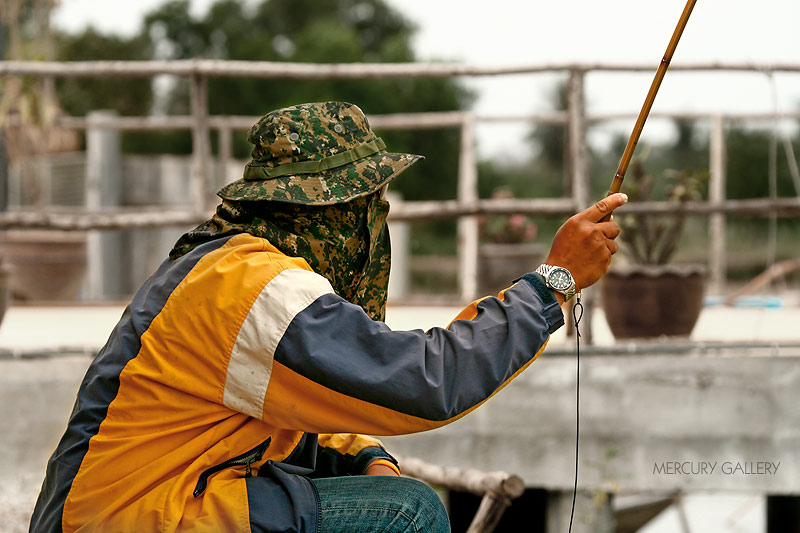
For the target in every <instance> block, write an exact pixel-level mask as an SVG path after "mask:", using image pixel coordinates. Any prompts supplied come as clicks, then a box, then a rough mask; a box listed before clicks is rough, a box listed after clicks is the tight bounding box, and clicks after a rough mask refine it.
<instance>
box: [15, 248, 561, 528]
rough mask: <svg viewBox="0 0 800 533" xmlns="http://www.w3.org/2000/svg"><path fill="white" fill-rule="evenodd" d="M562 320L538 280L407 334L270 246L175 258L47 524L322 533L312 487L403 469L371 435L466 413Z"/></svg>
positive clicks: (93, 370)
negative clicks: (387, 467)
mask: <svg viewBox="0 0 800 533" xmlns="http://www.w3.org/2000/svg"><path fill="white" fill-rule="evenodd" d="M562 323H563V317H562V315H561V311H560V309H559V307H558V305H557V303H556V302H555V299H553V298H552V295H551V294H550V293H549V292H548V291H547V290H546V289H545V288H543V285H541V282H539V281H538V278H536V277H534V276H532V275H526V276H525V277H524V278H523V279H522V280H521V281H520V282H518V283H517V284H515V285H514V286H512V287H511V288H509V289H507V290H506V291H504V292H503V293H501V295H500V296H499V297H497V298H487V299H484V300H481V301H479V302H476V303H474V304H472V305H470V306H469V307H467V308H466V309H465V310H464V311H463V312H462V313H461V314H460V315H459V317H457V319H456V320H455V321H454V322H453V323H451V325H450V326H449V327H448V328H447V329H442V328H434V329H432V330H430V331H428V332H423V331H421V330H417V331H405V332H403V331H392V330H390V329H389V328H388V327H387V326H386V325H385V324H383V323H381V322H375V321H372V320H370V319H369V317H368V316H367V315H366V314H365V313H364V312H363V310H362V309H361V308H360V307H358V306H355V305H352V304H350V303H348V302H346V301H345V300H343V299H342V298H340V297H339V296H337V295H336V294H334V292H333V290H332V289H331V287H330V284H329V283H328V281H327V280H325V279H324V278H323V277H321V276H319V275H317V274H315V273H314V272H313V271H312V270H311V269H310V268H309V266H308V264H307V263H306V262H305V261H304V260H303V259H300V258H294V257H287V256H285V255H283V254H282V253H281V252H279V251H278V250H277V249H276V248H274V247H273V246H272V245H270V244H269V243H268V242H267V241H266V240H264V239H261V238H258V237H254V236H252V235H249V234H238V235H234V236H228V237H224V238H220V239H217V240H214V241H211V242H208V243H205V244H203V245H200V246H198V247H197V248H195V249H194V250H193V251H191V252H190V253H188V254H186V255H184V256H182V257H180V258H178V259H175V260H168V261H166V262H165V263H164V264H162V265H161V267H160V268H159V269H158V271H157V272H156V273H155V274H154V275H153V276H152V277H151V278H150V279H149V280H148V281H147V282H146V283H145V284H144V285H143V286H142V288H141V289H140V290H139V292H138V293H137V295H136V296H135V297H134V299H133V301H132V302H131V304H130V306H129V307H128V308H127V309H126V310H125V313H124V314H123V316H122V318H121V320H120V322H119V324H118V325H117V327H116V328H115V330H114V331H113V333H112V334H111V336H110V338H109V340H108V343H107V344H106V346H105V347H104V348H103V349H102V350H101V352H100V353H99V354H98V355H97V356H96V358H95V360H94V361H93V362H92V364H91V366H90V368H89V370H88V371H87V374H86V376H85V378H84V380H83V382H82V384H81V387H80V390H79V392H78V397H77V401H76V404H75V408H74V411H73V414H72V416H71V418H70V421H69V425H68V427H67V431H66V433H65V434H64V436H63V437H62V440H61V442H60V444H59V446H58V448H57V449H56V451H55V452H54V453H53V456H52V457H51V459H50V461H49V462H48V468H47V476H46V478H45V480H44V484H43V486H42V491H41V494H40V496H39V501H38V502H37V505H36V509H35V511H34V515H33V518H32V521H31V530H32V531H36V532H38V531H104V532H105V531H148V532H155V531H164V532H166V531H250V530H251V526H252V527H253V528H255V529H258V530H265V531H272V530H275V531H305V530H311V531H313V530H315V529H316V520H317V505H318V498H317V496H316V494H315V492H314V487H313V484H312V483H311V482H310V481H309V478H313V477H324V476H331V475H345V474H361V473H363V472H364V470H365V469H366V467H367V466H368V465H369V464H370V463H371V462H372V461H374V460H376V459H383V460H389V461H393V459H391V456H390V455H389V454H387V453H386V452H385V451H384V450H383V448H382V447H381V444H380V442H379V441H378V440H376V439H374V438H372V437H368V436H365V435H366V434H369V435H392V434H401V433H412V432H417V431H423V430H428V429H432V428H435V427H438V426H441V425H443V424H447V423H449V422H451V421H453V420H455V419H457V418H459V417H461V416H463V415H464V414H466V413H467V412H469V411H471V410H472V409H474V408H475V407H477V406H478V405H479V404H480V403H482V402H483V401H485V400H486V399H487V398H488V397H489V396H491V395H492V394H494V393H495V392H496V391H497V390H499V389H500V388H501V387H502V386H503V385H504V384H505V383H507V382H508V381H509V380H510V379H512V378H513V376H514V375H516V374H517V373H519V372H520V371H522V370H523V369H524V368H525V367H526V366H527V365H528V364H530V363H531V362H532V361H533V359H535V357H536V356H537V355H538V353H539V352H540V351H541V349H542V348H543V347H544V345H545V343H546V341H547V338H548V336H549V333H550V332H551V331H553V330H554V329H555V328H557V327H559V326H560V325H561V324H562ZM256 526H257V527H256Z"/></svg>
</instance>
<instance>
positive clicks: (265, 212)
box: [170, 193, 390, 320]
mask: <svg viewBox="0 0 800 533" xmlns="http://www.w3.org/2000/svg"><path fill="white" fill-rule="evenodd" d="M388 212H389V204H388V202H385V201H384V200H381V199H380V198H379V196H378V194H377V193H376V194H370V195H367V196H362V197H361V198H357V199H355V200H352V201H350V202H347V203H341V204H333V205H325V206H308V205H296V204H289V203H284V202H237V201H232V200H224V201H223V202H222V204H221V205H220V206H218V207H217V212H216V214H215V215H214V216H213V217H212V218H211V219H210V220H208V221H206V222H204V223H203V224H201V225H199V226H198V227H197V228H195V229H194V230H192V231H190V232H189V233H186V234H185V235H183V237H181V238H180V240H178V242H177V243H176V244H175V247H174V248H173V249H172V252H170V258H171V259H175V258H177V257H180V256H182V255H184V254H186V253H188V252H189V251H190V250H192V249H193V248H195V247H196V246H198V245H200V244H202V243H204V242H208V241H210V240H213V239H215V238H218V237H222V236H225V235H233V234H236V233H250V234H251V235H255V236H257V237H262V238H264V239H267V240H268V241H269V242H270V244H272V245H273V246H275V247H276V248H277V249H278V250H280V251H281V252H283V253H284V254H286V255H290V256H293V257H302V258H303V259H305V260H306V261H307V262H308V264H309V266H311V268H312V269H313V270H314V271H315V272H316V273H318V274H320V275H321V276H324V277H325V278H327V279H328V280H329V281H330V282H331V285H332V286H333V289H334V290H335V291H336V293H337V294H338V295H339V296H341V297H342V298H344V299H346V300H348V301H349V302H352V303H354V304H356V305H360V306H361V307H362V308H363V309H364V311H366V313H367V314H368V315H369V316H370V317H372V319H373V320H383V319H384V315H385V307H386V294H387V289H388V286H389V266H390V245H389V231H388V228H387V226H386V215H387V214H388Z"/></svg>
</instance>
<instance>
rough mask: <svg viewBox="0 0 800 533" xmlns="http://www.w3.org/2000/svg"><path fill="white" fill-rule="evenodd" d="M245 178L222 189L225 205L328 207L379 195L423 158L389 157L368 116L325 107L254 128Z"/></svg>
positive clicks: (298, 109)
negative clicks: (265, 203)
mask: <svg viewBox="0 0 800 533" xmlns="http://www.w3.org/2000/svg"><path fill="white" fill-rule="evenodd" d="M247 139H248V140H249V141H250V142H251V143H252V144H254V145H255V148H253V154H252V155H253V159H252V160H251V161H250V162H249V163H248V164H247V165H246V166H245V169H244V177H243V178H242V179H240V180H237V181H235V182H233V183H231V184H229V185H227V186H225V187H223V188H222V190H220V191H219V192H218V193H217V195H218V196H219V197H220V198H223V199H225V200H238V201H241V200H272V201H279V202H288V203H294V204H307V205H329V204H337V203H342V202H349V201H350V200H353V199H355V198H358V197H360V196H364V195H367V194H369V193H371V192H374V191H377V190H378V189H380V188H381V187H382V186H383V185H384V184H386V183H388V182H389V181H390V180H392V179H393V178H394V177H395V176H397V175H398V174H400V173H401V172H403V171H404V170H406V169H407V168H408V167H410V166H411V165H413V164H414V163H416V162H417V161H419V160H420V159H422V158H423V157H422V156H419V155H413V154H393V153H389V152H386V150H385V148H386V145H385V144H384V143H383V140H381V139H380V138H379V137H376V136H375V134H374V133H373V132H372V129H371V128H370V126H369V122H368V121H367V117H366V116H364V113H363V111H361V109H359V108H358V106H355V105H353V104H347V103H343V102H324V103H314V104H302V105H297V106H292V107H286V108H283V109H278V110H277V111H272V112H271V113H268V114H266V115H264V116H263V117H262V118H261V120H259V121H258V122H257V123H256V124H255V125H253V127H252V128H250V133H249V134H248V137H247Z"/></svg>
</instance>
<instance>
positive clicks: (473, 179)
mask: <svg viewBox="0 0 800 533" xmlns="http://www.w3.org/2000/svg"><path fill="white" fill-rule="evenodd" d="M457 199H458V203H459V204H461V205H465V204H466V205H474V204H476V203H477V201H478V162H477V156H476V154H475V115H473V114H472V113H465V114H464V118H463V121H462V123H461V151H460V157H459V163H458V196H457ZM458 265H459V269H458V273H459V289H460V291H459V292H460V296H461V299H462V300H464V301H471V300H473V299H474V298H475V297H476V296H477V292H478V218H477V217H475V216H463V217H460V218H459V219H458Z"/></svg>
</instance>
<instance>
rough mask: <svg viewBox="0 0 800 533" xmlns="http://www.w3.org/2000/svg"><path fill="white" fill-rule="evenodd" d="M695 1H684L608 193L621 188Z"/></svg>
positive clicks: (615, 191)
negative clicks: (678, 18)
mask: <svg viewBox="0 0 800 533" xmlns="http://www.w3.org/2000/svg"><path fill="white" fill-rule="evenodd" d="M696 1H697V0H688V1H687V2H686V7H684V8H683V13H681V18H680V20H678V25H677V27H676V28H675V32H674V33H673V34H672V38H671V39H670V41H669V45H667V51H666V52H664V57H663V58H662V59H661V64H659V65H658V70H656V75H655V78H653V83H652V84H651V85H650V90H649V91H648V93H647V97H646V98H645V99H644V105H643V106H642V110H641V111H639V116H638V117H637V119H636V124H635V125H634V126H633V131H632V132H631V136H630V138H628V144H627V145H625V151H624V152H622V159H620V162H619V167H617V173H616V174H615V175H614V180H613V181H612V182H611V188H610V189H609V190H608V194H614V193H617V192H619V191H620V190H621V189H622V181H623V180H624V179H625V173H626V172H627V171H628V166H629V165H630V163H631V158H632V157H633V151H634V150H635V149H636V144H637V143H638V142H639V137H640V136H641V135H642V129H644V123H645V122H646V121H647V117H648V116H649V115H650V109H651V108H652V107H653V102H654V101H655V99H656V93H658V89H659V88H660V87H661V81H662V80H663V79H664V75H665V74H666V73H667V69H668V68H669V63H670V61H672V56H673V54H675V49H676V48H677V47H678V41H680V39H681V35H683V30H684V28H686V23H687V22H688V21H689V15H691V14H692V9H694V4H695V2H696ZM609 217H610V215H608V216H607V217H606V218H605V219H604V220H608V218H609Z"/></svg>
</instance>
